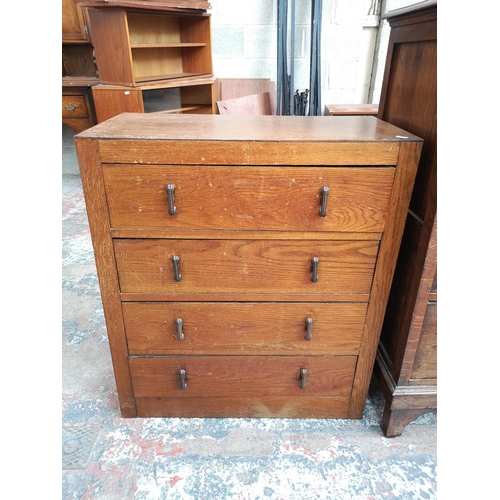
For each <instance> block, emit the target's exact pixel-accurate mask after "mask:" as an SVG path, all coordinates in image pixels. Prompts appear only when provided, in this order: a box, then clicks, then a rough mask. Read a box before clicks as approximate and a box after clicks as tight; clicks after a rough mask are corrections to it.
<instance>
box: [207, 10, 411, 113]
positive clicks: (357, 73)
mask: <svg viewBox="0 0 500 500" xmlns="http://www.w3.org/2000/svg"><path fill="white" fill-rule="evenodd" d="M373 2H374V3H375V5H376V6H377V8H378V12H379V13H380V8H381V9H382V12H385V11H387V10H394V9H396V8H400V7H404V6H407V5H411V4H414V3H416V0H323V16H322V28H321V30H322V40H321V55H322V58H321V59H322V61H321V69H322V72H321V83H322V96H321V102H322V105H323V106H324V105H325V104H349V103H350V104H363V103H367V102H373V103H378V99H379V97H380V86H381V81H382V76H383V69H384V64H385V53H386V49H387V43H388V33H389V29H388V25H387V23H386V22H385V21H384V22H382V25H381V29H380V33H379V29H378V28H377V27H372V26H373V17H371V18H369V19H368V20H367V14H368V13H369V10H370V8H371V7H373V5H372V3H373ZM211 5H212V9H211V10H210V13H211V15H212V53H213V63H214V74H215V76H216V77H219V78H271V79H272V80H273V81H276V70H277V68H276V66H277V0H253V1H252V2H248V1H243V0H211ZM295 9H296V10H295V12H296V14H295V16H296V22H295V41H296V43H295V74H294V77H295V85H294V87H295V89H300V90H304V89H306V88H309V59H310V58H309V50H310V22H311V21H310V18H311V0H295ZM374 62H375V66H373V64H374ZM372 74H373V78H372ZM370 85H372V86H373V89H370Z"/></svg>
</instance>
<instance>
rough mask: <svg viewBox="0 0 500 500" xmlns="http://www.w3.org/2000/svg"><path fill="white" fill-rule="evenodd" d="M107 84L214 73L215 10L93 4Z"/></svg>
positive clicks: (99, 59) (102, 78) (101, 68)
mask: <svg viewBox="0 0 500 500" xmlns="http://www.w3.org/2000/svg"><path fill="white" fill-rule="evenodd" d="M88 13H89V20H90V25H91V27H92V34H93V43H94V48H95V57H96V62H97V66H98V68H99V76H100V81H101V83H102V84H108V85H122V86H131V87H135V86H141V85H145V84H148V83H151V82H157V83H161V82H171V81H182V80H191V79H193V78H208V77H211V76H212V72H213V70H212V47H211V31H210V14H206V13H193V14H186V13H179V12H171V11H153V10H149V11H141V10H138V9H134V10H130V9H127V8H125V7H116V8H90V9H89V11H88Z"/></svg>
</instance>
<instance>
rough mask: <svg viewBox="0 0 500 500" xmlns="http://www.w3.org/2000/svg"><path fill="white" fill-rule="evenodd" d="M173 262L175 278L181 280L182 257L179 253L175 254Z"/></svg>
mask: <svg viewBox="0 0 500 500" xmlns="http://www.w3.org/2000/svg"><path fill="white" fill-rule="evenodd" d="M172 264H173V266H174V280H175V281H181V279H182V274H181V273H180V272H179V269H180V265H181V259H180V258H179V257H178V256H177V255H174V256H173V257H172Z"/></svg>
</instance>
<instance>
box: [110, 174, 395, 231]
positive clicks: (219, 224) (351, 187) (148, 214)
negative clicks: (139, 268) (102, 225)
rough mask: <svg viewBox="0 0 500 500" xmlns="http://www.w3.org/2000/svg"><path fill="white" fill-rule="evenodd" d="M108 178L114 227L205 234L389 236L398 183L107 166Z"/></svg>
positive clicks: (364, 177)
mask: <svg viewBox="0 0 500 500" xmlns="http://www.w3.org/2000/svg"><path fill="white" fill-rule="evenodd" d="M103 172H104V179H105V184H106V193H107V198H108V206H109V213H110V221H111V227H113V228H169V229H204V230H224V229H226V230H277V231H283V230H285V231H359V232H381V231H383V228H384V225H385V221H386V215H387V209H388V204H389V197H390V193H391V188H392V183H393V178H394V168H392V167H386V168H384V167H382V168H381V167H364V168H357V167H349V168H342V167H337V168H332V167H330V168H328V167H321V168H319V167H302V168H298V167H235V166H229V167H227V166H225V167H215V166H213V167H210V166H202V167H196V166H194V167H193V166H188V167H183V166H149V167H148V166H142V165H141V166H137V165H129V166H123V165H120V166H113V165H103ZM168 185H173V186H175V189H174V190H173V195H172V201H171V206H175V215H171V214H169V200H168V196H167V186H168ZM323 187H328V189H329V192H328V195H327V196H326V197H325V202H326V215H325V216H321V215H320V208H321V206H322V201H323V195H322V188H323Z"/></svg>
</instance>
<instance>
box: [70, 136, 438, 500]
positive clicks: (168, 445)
mask: <svg viewBox="0 0 500 500" xmlns="http://www.w3.org/2000/svg"><path fill="white" fill-rule="evenodd" d="M65 137H66V139H65ZM71 141H72V134H71V133H68V132H67V131H66V136H65V132H64V131H63V180H62V208H63V220H62V236H63V245H62V248H63V254H62V278H63V283H62V289H63V290H62V298H63V303H62V311H63V324H62V327H63V328H62V333H63V338H62V376H63V378H62V465H63V470H62V499H63V500H83V499H99V500H129V499H130V500H132V499H137V500H161V499H172V500H181V499H186V500H226V499H227V500H232V499H234V500H244V499H245V500H246V499H247V500H258V499H267V498H268V499H274V500H278V499H283V500H307V499H332V500H379V499H380V500H381V499H388V498H390V499H400V500H403V499H404V500H415V499H427V500H432V499H436V498H437V457H436V448H437V415H436V414H435V413H430V414H427V415H423V416H422V417H420V418H419V419H418V420H416V421H415V422H413V423H411V424H410V425H408V426H407V428H406V429H405V431H404V432H403V434H402V435H401V436H400V437H398V438H392V439H387V438H385V437H384V436H383V434H382V432H381V429H380V421H381V417H382V410H383V405H384V401H383V399H382V396H381V393H380V391H379V389H378V387H377V385H376V383H375V382H372V387H371V390H370V394H369V398H368V402H367V406H366V410H365V413H364V417H363V419H361V420H312V419H302V420H299V419H204V418H195V419H189V418H157V419H154V418H137V419H124V418H121V417H120V414H119V410H118V404H117V395H116V388H115V383H114V378H113V373H112V366H111V359H110V352H109V345H108V339H107V334H106V326H105V322H104V316H103V310H102V304H101V300H100V293H99V287H98V283H97V275H96V269H95V263H94V257H93V250H92V244H91V240H90V235H89V231H88V224H87V215H86V211H85V202H84V198H83V194H82V187H81V182H80V178H79V175H78V174H77V171H75V165H76V163H75V161H76V160H75V158H76V157H75V156H74V151H72V144H71ZM65 147H66V150H65V149H64V148H65Z"/></svg>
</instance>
